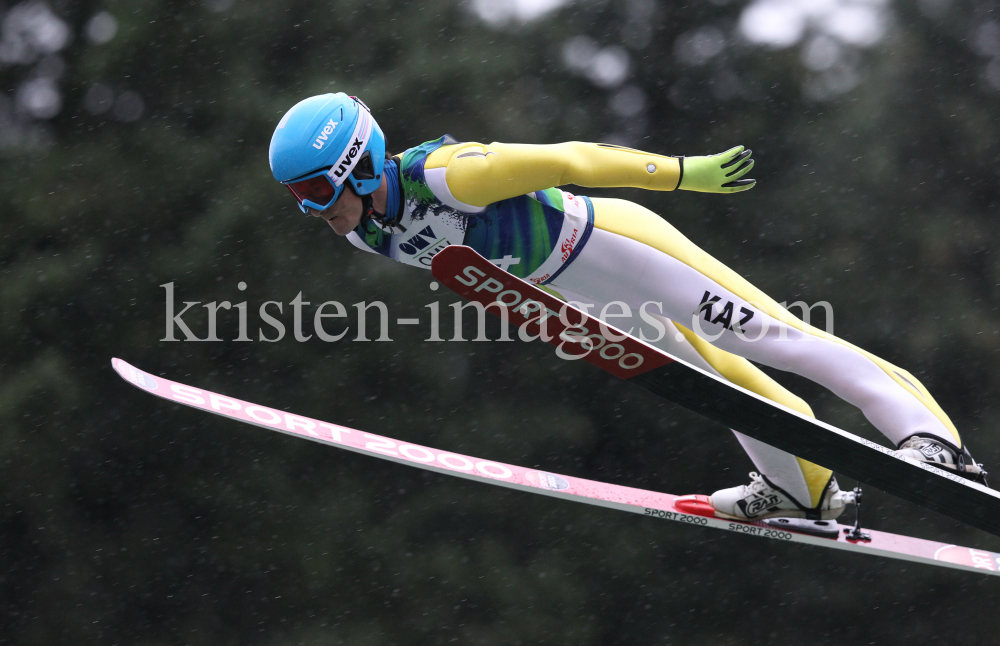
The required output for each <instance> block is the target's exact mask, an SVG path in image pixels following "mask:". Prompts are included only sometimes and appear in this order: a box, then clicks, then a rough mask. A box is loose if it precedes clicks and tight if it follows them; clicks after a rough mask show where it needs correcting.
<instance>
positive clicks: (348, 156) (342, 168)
mask: <svg viewBox="0 0 1000 646" xmlns="http://www.w3.org/2000/svg"><path fill="white" fill-rule="evenodd" d="M364 145H365V142H363V141H362V140H361V139H355V140H354V143H353V144H351V147H350V148H349V149H348V150H347V151H346V152H344V156H343V157H341V159H340V163H339V164H337V169H336V170H335V171H333V174H334V175H336V176H337V177H343V176H344V173H346V172H347V171H348V170H350V168H351V160H352V159H354V158H355V157H357V156H358V153H359V152H361V149H362V148H364Z"/></svg>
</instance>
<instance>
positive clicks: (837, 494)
mask: <svg viewBox="0 0 1000 646" xmlns="http://www.w3.org/2000/svg"><path fill="white" fill-rule="evenodd" d="M684 498H691V499H692V500H693V499H694V496H684V497H683V498H682V499H679V500H678V503H681V504H678V508H681V507H682V506H683V502H682V500H683V499H684ZM698 498H700V499H702V501H701V502H702V503H704V502H708V503H709V504H710V505H711V506H712V509H713V510H714V512H715V514H714V515H715V516H716V517H719V518H729V519H732V520H744V521H746V520H763V519H765V518H806V519H809V520H832V519H834V518H836V517H838V516H840V514H841V513H843V511H844V507H845V506H846V505H848V504H853V503H854V492H851V491H841V490H840V487H839V486H838V485H837V480H836V478H834V477H832V476H831V477H830V481H829V482H828V483H827V485H826V490H824V491H823V497H822V498H821V499H820V502H819V505H817V506H816V507H815V508H811V509H810V508H808V507H803V506H802V505H800V504H799V503H798V502H796V501H795V500H794V499H793V498H792V497H791V496H789V495H788V494H787V493H785V492H784V491H782V490H781V489H779V488H778V487H775V486H774V485H773V484H771V482H770V481H769V480H768V479H767V478H766V477H764V476H762V475H760V474H759V473H756V472H751V473H750V484H748V485H740V486H738V487H730V488H729V489H720V490H719V491H716V492H715V493H713V494H712V495H711V496H707V497H706V496H698ZM706 498H707V500H705V499H706Z"/></svg>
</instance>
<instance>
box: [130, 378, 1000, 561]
mask: <svg viewBox="0 0 1000 646" xmlns="http://www.w3.org/2000/svg"><path fill="white" fill-rule="evenodd" d="M111 365H112V367H113V368H114V369H115V371H116V372H117V373H118V374H119V375H120V376H121V377H122V378H123V379H124V380H125V381H127V382H129V383H130V384H132V385H134V386H136V387H138V388H141V389H143V390H145V391H146V392H149V393H151V394H153V395H156V396H158V397H160V398H162V399H165V400H167V401H170V402H173V403H175V404H183V405H185V406H190V407H191V408H196V409H198V410H202V411H206V412H209V413H214V414H216V415H220V416H222V417H228V418H231V419H233V420H236V421H239V422H244V423H246V424H251V425H253V426H259V427H261V428H264V429H267V430H271V431H278V432H280V433H285V434H288V435H293V436H295V437H300V438H304V439H307V440H312V441H314V442H319V443H320V444H327V445H330V446H335V447H338V448H341V449H347V450H349V451H354V452H355V453H361V454H363V455H368V456H371V457H375V458H380V459H383V460H389V461H391V462H396V463H398V464H405V465H409V466H413V467H417V468H420V469H426V470H428V471H433V472H436V473H442V474H445V475H450V476H457V477H459V478H466V479H468V480H475V481H477V482H483V483H487V484H493V485H499V486H501V487H507V488H510V489H516V490H518V491H523V492H528V493H534V494H542V495H545V496H552V497H554V498H560V499H563V500H573V501H576V502H582V503H585V504H589V505H594V506H597V507H606V508H608V509H617V510H619V511H627V512H631V513H634V514H639V515H642V516H646V517H648V518H655V519H662V520H671V521H674V522H678V523H683V524H687V525H697V526H701V527H714V528H716V529H724V530H727V531H731V532H736V533H739V534H747V535H750V536H758V537H762V538H770V539H774V540H778V541H784V542H788V543H802V544H806V545H818V546H820V547H830V548H835V549H841V550H847V551H851V552H857V553H859V554H872V555H875V556H883V557H887V558H893V559H900V560H904V561H912V562H916V563H925V564H928V565H937V566H942V567H948V568H955V569H959V570H966V571H971V572H978V573H980V574H991V575H1000V554H997V553H993V552H987V551H985V550H978V549H973V548H969V547H961V546H958V545H949V544H945V543H937V542H934V541H927V540H923V539H920V538H912V537H909V536H901V535H897V534H890V533H888V532H878V531H870V530H866V532H867V533H866V534H865V535H864V537H863V538H860V539H857V538H852V536H854V534H852V532H853V530H852V529H851V528H849V527H846V526H843V525H839V524H837V523H835V522H833V521H797V520H792V519H770V521H765V522H754V523H746V522H739V521H731V520H722V519H719V518H715V517H714V516H712V515H711V513H710V512H708V515H705V514H706V512H705V510H704V509H703V508H701V507H700V506H699V505H698V504H697V502H693V501H692V500H691V497H684V498H679V497H678V496H674V495H671V494H665V493H658V492H655V491H647V490H644V489H634V488H632V487H623V486H619V485H613V484H606V483H603V482H596V481H593V480H585V479H583V478H574V477H572V476H562V475H558V474H555V473H549V472H547V471H539V470H535V469H525V468H523V467H518V466H514V465H511V464H504V463H501V462H493V461H490V460H483V459H480V458H476V457H472V456H469V455H462V454H459V453H450V452H447V451H440V450H438V449H434V448H431V447H428V446H421V445H418V444H410V443H408V442H404V441H401V440H396V439H393V438H389V437H384V436H381V435H375V434H374V433H366V432H363V431H359V430H357V429H353V428H348V427H346V426H339V425H337V424H330V423H329V422H323V421H320V420H317V419H311V418H308V417H302V416H299V415H294V414H292V413H288V412H285V411H282V410H277V409H274V408H269V407H267V406H261V405H259V404H253V403H251V402H247V401H243V400H240V399H235V398H233V397H227V396H225V395H220V394H218V393H214V392H211V391H208V390H205V389H203V388H195V387H193V386H188V385H185V384H181V383H177V382H175V381H170V380H169V379H164V378H163V377H156V376H154V375H151V374H149V373H147V372H143V371H141V370H139V369H137V368H135V367H133V366H131V365H129V364H128V363H126V362H125V361H122V360H121V359H117V358H115V359H112V360H111Z"/></svg>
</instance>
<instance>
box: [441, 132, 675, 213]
mask: <svg viewBox="0 0 1000 646" xmlns="http://www.w3.org/2000/svg"><path fill="white" fill-rule="evenodd" d="M424 167H425V168H427V169H432V168H445V169H446V171H445V178H446V179H447V182H448V188H449V190H451V193H452V195H453V196H455V198H456V199H458V200H459V201H461V202H464V203H465V204H471V205H473V206H486V205H488V204H492V203H493V202H498V201H500V200H504V199H507V198H510V197H515V196H518V195H524V194H525V193H531V192H532V191H538V190H542V189H546V188H551V187H553V186H563V185H564V184H576V185H577V186H586V187H591V188H593V187H615V186H629V187H633V188H645V189H649V190H653V191H672V190H674V189H675V188H677V186H678V185H679V184H680V180H681V165H680V161H679V160H678V159H677V158H676V157H665V156H663V155H654V154H652V153H645V152H642V151H641V150H633V149H631V148H623V147H621V146H613V145H611V144H590V143H584V142H582V141H570V142H566V143H562V144H551V145H546V146H533V145H529V144H501V143H496V142H494V143H492V144H489V145H484V144H480V143H475V142H470V143H462V144H452V145H449V146H442V147H441V148H438V149H437V150H435V151H434V152H433V153H431V154H430V155H428V157H427V160H426V162H425V164H424Z"/></svg>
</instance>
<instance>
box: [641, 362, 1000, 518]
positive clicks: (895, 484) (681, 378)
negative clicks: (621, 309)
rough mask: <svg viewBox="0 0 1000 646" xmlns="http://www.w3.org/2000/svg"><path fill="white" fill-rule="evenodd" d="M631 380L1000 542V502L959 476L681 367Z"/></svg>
mask: <svg viewBox="0 0 1000 646" xmlns="http://www.w3.org/2000/svg"><path fill="white" fill-rule="evenodd" d="M628 381H629V382H630V383H634V384H636V385H637V386H641V387H642V388H645V389H646V390H648V391H649V392H651V393H652V394H654V395H657V396H658V397H662V398H664V399H667V400H669V401H672V402H674V403H676V404H679V405H680V406H683V407H684V408H687V409H688V410H690V411H692V412H694V413H697V414H699V415H702V416H704V417H707V418H709V419H711V420H713V421H716V422H718V423H720V424H723V425H725V426H726V427H728V428H731V429H733V430H737V431H739V432H740V433H744V434H746V435H748V436H750V437H752V438H754V439H756V440H760V441H761V442H764V443H765V444H769V445H771V446H773V447H775V448H778V449H781V450H782V451H787V452H789V453H791V454H793V455H797V456H799V457H801V458H804V459H806V460H809V461H811V462H815V463H816V464H820V465H822V466H824V467H826V468H828V469H832V470H833V471H836V472H837V473H841V474H844V475H846V476H848V477H850V478H853V479H855V480H859V481H861V482H865V483H867V484H870V485H872V486H873V487H877V488H879V489H881V490H882V491H885V492H886V493H890V494H892V495H894V496H898V497H900V498H902V499H903V500H908V501H910V502H913V503H916V504H918V505H921V506H923V507H927V508H929V509H933V510H935V511H938V512H940V513H942V514H944V515H946V516H949V517H951V518H954V519H956V520H960V521H962V522H963V523H967V524H969V525H971V526H973V527H976V528H978V529H981V530H983V531H985V532H989V533H991V534H993V535H995V536H1000V496H997V495H995V494H994V495H990V494H993V492H986V491H977V490H974V489H973V490H970V485H969V484H967V483H969V481H968V480H965V479H964V478H961V477H959V476H957V475H952V474H946V475H945V476H944V477H940V476H937V477H936V476H934V475H933V474H931V473H928V472H926V471H924V470H923V469H922V468H921V467H918V466H916V465H913V464H910V463H907V462H905V461H903V460H902V459H898V458H897V457H894V456H895V451H892V450H890V449H887V448H886V447H884V446H881V445H879V444H876V443H875V442H870V441H868V440H865V439H863V438H857V437H855V436H849V437H845V435H841V434H839V433H837V432H817V431H819V430H820V429H817V428H816V425H817V424H822V423H821V422H817V421H815V420H813V419H811V418H804V417H799V416H798V415H796V414H794V413H789V412H788V411H786V410H784V409H781V408H776V407H775V405H774V404H773V403H772V402H769V401H767V400H764V399H762V398H758V397H755V396H754V395H751V394H749V393H747V392H745V391H743V390H741V389H737V388H734V387H733V386H731V385H730V384H727V383H724V382H722V381H720V380H718V379H715V378H714V377H712V376H710V375H708V374H705V373H702V372H701V371H699V370H697V369H694V368H692V367H690V366H688V365H686V364H683V363H681V362H677V363H671V364H668V365H665V366H662V367H659V368H654V369H653V370H650V371H649V372H646V373H643V374H641V375H637V376H635V377H632V378H631V379H629V380H628ZM824 426H826V425H824ZM827 429H829V430H834V431H835V430H836V429H833V427H829V426H827ZM872 449H875V450H872ZM973 486H974V485H973Z"/></svg>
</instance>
